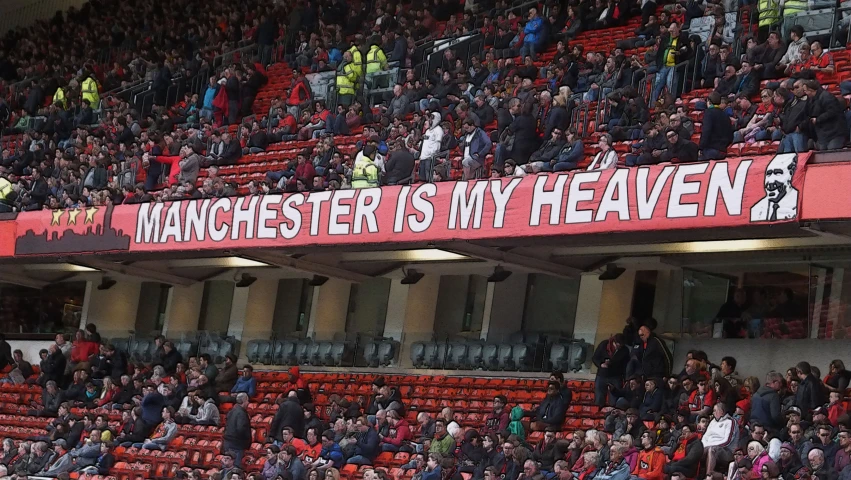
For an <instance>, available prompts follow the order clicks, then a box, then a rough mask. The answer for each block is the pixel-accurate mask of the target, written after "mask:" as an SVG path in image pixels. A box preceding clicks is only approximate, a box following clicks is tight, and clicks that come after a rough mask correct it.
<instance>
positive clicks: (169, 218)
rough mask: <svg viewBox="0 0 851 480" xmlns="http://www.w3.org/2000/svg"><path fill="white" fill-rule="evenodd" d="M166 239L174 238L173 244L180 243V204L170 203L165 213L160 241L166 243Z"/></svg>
mask: <svg viewBox="0 0 851 480" xmlns="http://www.w3.org/2000/svg"><path fill="white" fill-rule="evenodd" d="M168 237H174V241H175V242H179V241H180V237H181V235H180V203H172V204H171V205H170V206H169V207H168V210H167V211H166V213H165V226H164V227H163V235H162V241H164V242H167V241H168Z"/></svg>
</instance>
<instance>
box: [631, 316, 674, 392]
mask: <svg viewBox="0 0 851 480" xmlns="http://www.w3.org/2000/svg"><path fill="white" fill-rule="evenodd" d="M655 326H656V322H655V320H653V321H652V322H649V324H645V325H642V326H641V327H640V328H639V329H638V336H639V339H640V343H639V346H638V350H637V353H638V359H639V360H640V362H641V367H640V370H641V373H642V374H643V375H644V377H645V378H662V377H665V376H668V375H670V373H671V353H670V351H669V350H668V347H667V345H665V342H664V341H663V340H662V339H661V338H659V337H658V336H656V334H655V333H653V328H654V327H655Z"/></svg>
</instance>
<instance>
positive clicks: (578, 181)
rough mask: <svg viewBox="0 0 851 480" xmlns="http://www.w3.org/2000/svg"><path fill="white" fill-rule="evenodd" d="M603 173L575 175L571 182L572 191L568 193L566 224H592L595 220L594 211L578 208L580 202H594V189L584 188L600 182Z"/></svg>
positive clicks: (580, 173)
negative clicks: (586, 185)
mask: <svg viewBox="0 0 851 480" xmlns="http://www.w3.org/2000/svg"><path fill="white" fill-rule="evenodd" d="M601 174H602V172H600V171H599V170H597V171H594V172H579V173H577V174H575V175H573V179H572V180H571V181H570V190H569V191H568V193H567V211H566V212H565V214H564V223H591V219H593V218H594V210H591V209H585V210H580V209H579V208H578V205H579V202H587V201H590V200H594V189H592V188H582V184H584V183H594V182H596V181H598V180H600V175H601Z"/></svg>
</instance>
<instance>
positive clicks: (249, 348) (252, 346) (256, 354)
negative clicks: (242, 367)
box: [245, 340, 263, 363]
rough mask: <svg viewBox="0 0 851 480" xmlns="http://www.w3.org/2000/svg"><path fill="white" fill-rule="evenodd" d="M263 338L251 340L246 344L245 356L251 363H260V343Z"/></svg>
mask: <svg viewBox="0 0 851 480" xmlns="http://www.w3.org/2000/svg"><path fill="white" fill-rule="evenodd" d="M262 341H263V340H250V341H249V342H248V344H247V345H246V346H245V357H246V358H247V359H248V362H249V363H260V343H261V342H262Z"/></svg>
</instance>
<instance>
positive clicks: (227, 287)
mask: <svg viewBox="0 0 851 480" xmlns="http://www.w3.org/2000/svg"><path fill="white" fill-rule="evenodd" d="M234 288H235V287H234V283H233V282H231V281H228V280H211V281H208V282H204V296H203V299H202V300H201V314H200V317H199V320H198V330H207V331H210V332H216V333H218V334H220V335H222V336H226V335H227V331H228V325H229V324H230V309H231V306H232V304H233V289H234Z"/></svg>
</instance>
